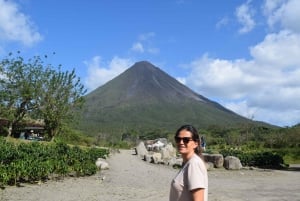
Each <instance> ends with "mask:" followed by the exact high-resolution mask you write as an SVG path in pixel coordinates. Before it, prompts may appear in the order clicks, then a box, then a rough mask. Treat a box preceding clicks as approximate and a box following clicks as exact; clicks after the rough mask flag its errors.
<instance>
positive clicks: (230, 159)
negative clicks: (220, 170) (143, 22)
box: [224, 156, 243, 170]
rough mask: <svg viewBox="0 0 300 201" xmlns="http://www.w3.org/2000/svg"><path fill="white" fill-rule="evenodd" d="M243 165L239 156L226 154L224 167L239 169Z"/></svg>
mask: <svg viewBox="0 0 300 201" xmlns="http://www.w3.org/2000/svg"><path fill="white" fill-rule="evenodd" d="M242 167H243V166H242V164H241V161H240V159H239V158H237V157H235V156H226V157H225V161H224V168H225V169H227V170H239V169H241V168H242Z"/></svg>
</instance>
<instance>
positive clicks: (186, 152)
mask: <svg viewBox="0 0 300 201" xmlns="http://www.w3.org/2000/svg"><path fill="white" fill-rule="evenodd" d="M175 142H176V145H177V149H178V152H179V153H180V154H181V157H182V159H183V165H182V169H181V170H180V171H179V172H178V174H177V175H176V176H175V178H174V179H173V180H172V183H171V190H170V196H169V201H208V198H207V194H208V178H207V170H206V166H205V164H204V161H203V160H202V159H201V147H200V145H201V142H200V138H199V135H198V132H197V130H196V129H195V128H194V127H193V126H191V125H184V126H181V127H180V128H179V129H178V130H177V132H176V134H175Z"/></svg>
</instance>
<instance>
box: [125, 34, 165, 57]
mask: <svg viewBox="0 0 300 201" xmlns="http://www.w3.org/2000/svg"><path fill="white" fill-rule="evenodd" d="M154 37H155V33H154V32H149V33H144V34H141V35H139V37H138V40H137V41H136V42H134V44H133V45H132V47H131V49H130V50H131V51H133V52H137V53H149V54H158V53H159V51H160V50H159V48H157V47H153V45H152V38H154Z"/></svg>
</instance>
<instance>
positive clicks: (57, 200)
mask: <svg viewBox="0 0 300 201" xmlns="http://www.w3.org/2000/svg"><path fill="white" fill-rule="evenodd" d="M133 153H134V152H133V151H132V150H121V151H120V153H115V154H113V155H112V156H111V157H110V158H109V159H108V160H107V161H108V163H109V165H110V169H109V170H103V171H102V172H99V173H97V174H96V175H93V176H90V177H81V178H65V179H63V180H60V181H47V182H46V183H41V184H23V185H22V186H21V187H15V186H12V187H11V186H10V187H7V188H5V189H4V190H0V201H18V200H20V201H21V200H22V201H94V200H95V201H96V200H97V201H113V200H114V201H121V200H123V201H141V200H143V201H153V200H155V201H168V195H169V189H170V182H171V180H172V178H173V177H174V176H175V174H176V172H177V171H178V170H175V169H173V168H171V167H169V166H164V165H155V164H149V163H147V162H145V161H143V160H141V159H140V158H138V157H137V156H136V155H134V154H133ZM298 170H299V169H298ZM208 173H209V175H208V177H209V193H208V198H209V200H210V201H247V200H249V201H250V200H251V201H276V200H278V201H279V200H280V201H283V200H287V201H300V171H297V169H296V170H294V171H278V170H262V169H255V170H239V171H227V170H224V169H215V170H211V171H209V172H208Z"/></svg>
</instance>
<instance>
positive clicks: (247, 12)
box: [235, 1, 255, 34]
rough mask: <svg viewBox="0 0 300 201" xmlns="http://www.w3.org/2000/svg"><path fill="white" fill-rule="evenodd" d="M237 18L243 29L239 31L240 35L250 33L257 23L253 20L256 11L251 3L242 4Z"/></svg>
mask: <svg viewBox="0 0 300 201" xmlns="http://www.w3.org/2000/svg"><path fill="white" fill-rule="evenodd" d="M235 14H236V17H237V19H238V21H239V22H240V24H241V25H242V28H240V29H239V33H242V34H243V33H248V32H250V31H252V29H253V28H254V27H255V21H254V20H253V16H254V11H253V9H252V8H251V7H250V2H249V1H248V2H247V3H245V4H242V5H241V6H239V7H238V8H237V9H236V13H235Z"/></svg>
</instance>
